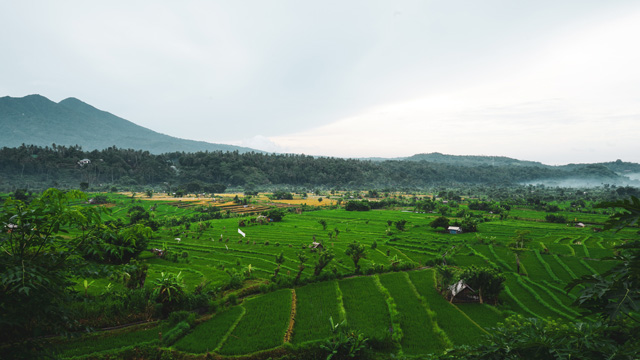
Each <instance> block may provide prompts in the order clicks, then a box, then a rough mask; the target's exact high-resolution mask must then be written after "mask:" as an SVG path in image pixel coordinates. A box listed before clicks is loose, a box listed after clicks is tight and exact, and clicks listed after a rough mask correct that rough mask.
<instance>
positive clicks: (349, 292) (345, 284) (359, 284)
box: [339, 277, 391, 340]
mask: <svg viewBox="0 0 640 360" xmlns="http://www.w3.org/2000/svg"><path fill="white" fill-rule="evenodd" d="M339 285H340V290H341V291H342V301H343V303H344V308H345V310H346V314H347V324H348V326H349V327H351V328H353V329H359V330H361V331H362V332H364V334H365V335H366V336H368V337H370V338H373V339H378V340H382V339H385V338H387V336H390V335H391V332H390V331H389V329H390V326H391V319H390V317H389V311H388V309H387V304H386V302H385V301H384V298H383V296H382V294H381V293H380V291H378V289H377V288H376V286H375V284H374V283H373V279H372V278H371V277H355V278H348V279H344V280H342V281H340V282H339Z"/></svg>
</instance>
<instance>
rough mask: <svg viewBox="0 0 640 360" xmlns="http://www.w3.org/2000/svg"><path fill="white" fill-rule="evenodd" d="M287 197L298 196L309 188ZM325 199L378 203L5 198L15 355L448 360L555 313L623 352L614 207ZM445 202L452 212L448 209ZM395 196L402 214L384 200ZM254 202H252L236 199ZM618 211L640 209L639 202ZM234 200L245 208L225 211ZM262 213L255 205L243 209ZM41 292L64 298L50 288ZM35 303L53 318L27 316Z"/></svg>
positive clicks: (624, 267)
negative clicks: (584, 221)
mask: <svg viewBox="0 0 640 360" xmlns="http://www.w3.org/2000/svg"><path fill="white" fill-rule="evenodd" d="M537 190H542V189H538V188H536V187H532V188H530V191H533V193H535V191H537ZM514 191H515V190H514ZM550 191H551V192H552V193H554V192H556V191H557V190H556V189H551V190H550ZM284 193H285V194H291V195H292V197H294V199H295V200H294V201H299V200H298V198H299V195H298V193H297V192H290V191H284ZM320 193H321V194H322V196H323V197H324V198H325V200H323V203H325V202H329V201H330V199H331V198H332V197H333V196H340V197H343V198H350V197H354V198H357V197H358V196H367V197H368V198H369V203H370V204H372V205H371V210H370V211H366V212H358V211H347V210H346V209H344V208H341V207H339V206H337V205H336V204H334V205H331V206H327V207H325V208H322V209H320V208H311V207H307V206H306V205H299V207H298V209H301V210H297V209H294V208H290V209H288V208H287V207H285V206H281V205H278V206H275V205H267V204H268V203H269V202H271V201H275V200H271V199H268V196H266V195H264V194H260V193H255V194H253V195H251V198H250V199H252V200H251V201H253V202H251V201H248V199H249V198H248V197H242V195H241V194H233V195H231V196H227V197H226V198H225V199H223V200H220V201H218V200H216V201H214V200H213V199H207V200H205V201H202V200H198V201H199V202H198V203H197V204H195V202H194V203H190V202H188V201H173V200H165V199H163V198H162V197H161V196H160V195H156V194H154V195H153V196H152V197H148V196H140V198H137V197H133V196H132V195H129V194H127V195H123V194H99V195H97V196H100V197H101V198H100V201H99V203H98V204H94V203H87V202H86V200H85V199H86V198H85V197H83V196H82V194H80V193H77V192H68V193H64V192H60V191H56V190H51V191H49V192H47V193H45V194H43V195H39V194H30V193H28V192H26V191H25V192H20V191H18V192H16V193H15V194H12V197H11V198H7V199H6V200H4V202H3V204H2V211H3V212H2V214H1V215H2V217H1V220H2V226H3V229H5V230H4V231H3V232H2V233H0V240H2V244H1V246H2V249H3V252H2V253H0V260H1V261H2V262H0V265H1V266H3V268H2V270H3V271H2V272H1V273H0V279H1V280H2V286H3V290H5V292H4V293H2V294H1V295H0V306H2V309H4V310H5V311H4V313H3V318H2V321H3V322H2V324H3V326H5V327H6V328H8V329H12V330H13V332H2V334H3V335H2V343H3V346H4V349H5V350H6V351H5V352H6V353H7V354H10V355H11V356H12V357H15V358H19V357H29V356H31V357H34V356H35V354H34V353H33V352H34V351H35V352H37V353H39V352H41V350H38V346H37V345H38V344H44V349H51V351H54V349H55V351H57V354H59V356H60V357H62V358H67V357H72V356H83V355H87V354H92V355H91V356H92V357H98V358H100V357H103V358H107V357H112V358H116V357H118V356H121V357H135V356H137V357H153V356H156V355H157V356H156V357H159V355H158V354H159V353H158V352H164V353H168V352H169V351H173V352H175V356H181V355H179V354H178V353H188V354H199V355H197V356H200V357H204V356H205V354H206V353H210V354H215V356H218V355H225V356H226V355H233V356H236V355H249V356H259V357H264V358H268V357H269V356H271V357H273V358H277V357H280V356H284V355H290V356H299V357H305V356H307V357H310V358H313V357H317V358H326V357H328V356H330V355H331V354H334V355H333V356H334V357H339V356H343V355H346V356H348V354H349V351H348V349H349V348H350V346H354V347H355V348H354V351H355V349H356V348H357V351H356V352H357V353H358V354H359V356H361V357H363V358H366V357H367V356H378V357H382V358H384V356H387V355H388V354H391V353H393V354H394V356H405V355H406V356H414V355H415V356H423V355H426V354H428V353H436V354H442V353H443V352H444V354H443V355H442V356H445V357H446V356H448V353H446V351H451V354H457V355H459V354H460V353H459V352H457V351H458V350H456V349H455V348H456V347H457V346H475V345H476V344H484V345H482V346H486V344H488V343H490V341H494V342H495V343H499V341H498V340H496V339H495V337H493V338H492V340H487V339H485V337H486V336H493V335H495V334H500V336H506V337H509V336H511V335H509V334H511V333H510V331H513V329H511V328H510V326H511V325H510V324H512V322H513V319H509V320H505V319H507V318H508V317H509V316H511V315H514V314H519V315H521V316H525V317H529V318H534V319H535V320H524V319H522V320H521V321H522V322H523V324H525V328H526V329H527V331H530V334H529V335H527V336H530V339H531V341H533V340H532V339H533V338H534V335H535V334H538V335H539V331H550V330H549V329H551V328H548V327H546V325H541V324H543V323H546V322H547V321H549V320H548V319H549V318H552V319H554V320H555V321H557V322H558V324H559V325H558V326H557V328H558V329H563V330H562V331H565V332H564V334H574V330H573V329H574V327H573V326H574V324H575V323H576V322H580V321H584V322H586V325H584V326H587V327H588V328H589V329H593V331H594V332H595V333H598V334H601V335H598V336H600V337H595V338H593V339H600V340H602V341H604V342H605V343H606V342H607V340H606V339H607V336H608V335H606V334H607V333H608V332H610V331H611V328H608V327H607V328H603V327H602V326H609V324H611V325H612V326H616V327H617V328H618V329H621V330H620V331H621V334H622V335H621V339H622V343H624V344H627V345H624V346H625V349H624V351H626V350H627V349H626V346H628V341H630V340H629V339H631V338H632V334H633V332H632V331H630V330H629V329H633V327H632V324H633V322H634V321H635V320H636V319H637V314H638V312H637V309H636V304H637V291H636V290H634V289H636V288H635V287H633V286H635V283H634V282H633V281H631V283H630V282H629V281H630V280H629V279H634V278H633V274H634V273H633V271H634V270H633V269H635V268H634V267H633V266H635V265H634V264H635V262H634V261H636V259H637V255H636V254H635V252H634V251H635V250H634V249H636V244H635V242H634V241H633V239H636V238H637V231H638V230H637V227H636V226H637V225H635V224H632V222H633V219H634V218H633V216H626V215H624V214H625V213H624V212H622V214H623V215H614V218H617V219H618V221H626V222H627V226H626V227H623V228H621V229H620V230H619V231H618V232H608V231H601V228H604V227H614V226H615V224H614V223H612V222H610V221H608V219H609V217H610V213H611V211H609V209H608V208H596V207H593V203H586V202H585V204H584V205H581V209H582V210H580V211H570V210H571V209H572V206H573V205H571V203H572V202H573V201H575V200H572V201H567V202H554V203H552V204H551V203H550V202H546V203H545V204H544V205H541V203H542V201H540V202H537V203H536V202H535V201H529V200H528V199H526V198H518V197H515V198H514V199H511V200H508V199H507V200H502V201H500V202H498V201H491V202H489V201H485V200H482V199H474V200H473V206H471V202H470V201H468V200H466V199H463V198H462V197H460V196H458V195H457V194H456V193H455V192H453V191H452V192H451V193H449V192H444V193H443V192H442V191H438V192H437V193H432V194H425V193H395V194H394V193H390V194H389V195H387V194H386V192H384V191H377V192H376V193H374V192H373V191H371V190H369V191H367V192H360V193H358V192H345V191H334V192H332V193H331V194H330V195H329V193H328V192H321V191H320ZM515 193H516V194H517V191H516V192H515ZM529 193H530V192H528V193H526V194H527V195H528V194H529ZM14 195H17V196H18V197H21V198H23V199H25V200H24V201H19V200H15V199H13V196H14ZM267 195H268V194H267ZM374 195H375V196H374ZM436 196H446V198H448V199H455V200H450V201H448V202H447V204H444V203H443V200H441V199H439V200H433V199H432V198H434V197H436ZM575 196H582V195H575ZM236 198H237V199H236ZM384 199H393V203H392V202H386V203H385V204H387V205H384V206H382V205H380V202H382V201H383V200H384ZM245 202H246V206H247V207H246V208H245V207H244V206H245V205H236V204H237V203H239V204H244V203H245ZM485 202H486V203H490V205H486V204H485ZM391 203H392V205H390V206H388V204H391ZM229 204H234V205H229ZM345 204H346V203H345ZM373 204H375V205H373ZM615 204H617V205H616V206H615V207H617V208H619V209H626V208H629V210H628V211H627V212H628V213H631V214H633V211H634V209H635V207H634V206H635V203H633V202H626V203H625V202H616V203H615ZM107 205H108V206H107ZM551 205H553V206H557V207H558V208H559V213H562V211H565V212H571V213H572V216H573V218H580V217H581V216H583V214H587V213H585V212H583V211H588V212H589V213H588V215H589V217H590V219H592V221H593V222H592V223H589V224H588V225H587V227H585V228H582V227H575V226H568V225H567V224H556V223H550V222H545V221H543V220H544V214H545V211H546V209H547V208H549V206H551ZM225 206H235V208H231V209H233V211H231V210H229V211H228V212H227V211H221V208H222V209H224V208H225ZM318 206H319V205H318ZM379 206H380V207H379ZM445 206H446V207H445ZM540 206H542V209H539V207H540ZM625 206H626V208H625ZM472 207H473V208H474V209H472ZM507 207H508V208H509V210H506V208H507ZM252 208H258V209H259V211H253V212H249V211H248V210H245V209H252ZM416 208H419V209H428V208H432V209H433V210H429V211H435V212H433V213H432V212H423V211H417V212H416V211H414V210H415V209H416ZM488 209H494V210H497V211H501V213H493V214H492V213H489V211H493V210H488ZM500 209H504V210H500ZM25 210H26V211H25ZM506 211H508V212H509V215H508V217H506V218H505V216H504V213H503V212H506ZM443 212H445V213H447V216H446V218H447V219H448V220H449V221H450V222H451V224H452V225H453V226H459V225H460V222H461V221H463V220H464V219H465V218H469V217H473V218H474V219H479V221H478V223H477V232H475V233H469V232H467V231H463V232H462V233H459V234H450V233H448V232H444V231H442V230H443V229H442V226H437V227H432V226H430V224H432V223H433V222H434V220H436V219H438V218H440V217H442V213H443ZM262 214H266V215H267V216H272V217H273V219H275V218H276V215H280V216H279V219H278V220H280V221H265V218H266V217H267V216H264V215H262ZM514 214H517V215H514ZM516 216H517V218H516ZM32 224H38V225H37V226H31V225H32ZM616 224H617V223H616ZM238 229H241V231H242V233H243V234H240V232H238ZM39 244H43V245H42V248H40V245H39ZM612 256H613V258H612ZM23 264H24V265H23ZM443 264H446V266H443ZM425 266H426V267H427V268H424V267H425ZM46 269H51V270H50V271H48V270H46ZM436 269H438V272H436ZM43 275H46V276H43ZM458 280H464V281H465V283H466V284H467V285H469V286H470V287H471V297H470V298H468V299H466V300H464V301H473V299H474V298H476V299H477V300H480V299H482V302H484V303H485V304H480V303H467V302H457V300H456V301H454V300H453V299H452V298H451V297H450V296H449V295H448V291H450V288H449V287H450V286H451V285H452V284H454V283H457V281H458ZM42 284H47V285H48V286H51V285H55V286H52V287H51V291H49V290H47V291H44V290H43V289H44V287H43V285H42ZM628 284H632V285H633V286H629V285H628ZM503 285H504V287H503ZM568 285H570V290H571V291H570V292H569V293H568V294H567V292H566V289H565V288H566V287H567V286H568ZM594 285H597V286H598V288H599V289H602V291H594V290H593V289H594V288H593V286H594ZM292 289H294V290H295V291H293V290H292ZM294 294H295V296H293V295H294ZM620 294H622V295H623V296H622V298H620V297H619V295H620ZM51 295H53V296H51ZM625 295H626V296H625ZM469 299H471V300H469ZM449 300H451V301H452V302H450V301H449ZM292 305H295V311H294V310H293V309H294V308H292ZM33 306H41V307H42V308H41V309H39V308H36V309H34V310H33V311H30V312H28V311H27V309H31V307H33ZM585 310H588V311H585ZM583 314H585V315H587V317H582V315H583ZM603 314H605V315H603ZM196 318H197V320H195V319H196ZM25 319H27V320H28V321H26V322H25V321H23V320H25ZM332 320H333V325H332ZM149 321H150V322H149ZM505 321H507V322H506V323H505ZM136 322H145V323H143V324H142V325H138V326H139V327H131V328H125V329H121V330H113V331H105V332H96V333H95V334H91V335H88V336H83V337H80V338H74V339H71V340H66V339H64V338H46V340H44V341H45V342H44V343H42V340H40V339H37V336H38V335H40V334H46V335H64V334H65V333H66V332H77V331H81V330H82V329H85V328H86V327H94V328H96V329H99V328H103V327H111V326H118V325H127V324H130V323H136ZM146 322H149V323H146ZM601 324H604V325H601ZM599 326H601V327H599ZM495 327H500V330H493V329H492V328H495ZM552 328H554V327H553V326H552ZM616 331H617V330H616ZM160 333H161V336H160ZM603 334H604V335H603ZM594 336H595V335H594ZM609 338H610V337H609ZM36 340H37V341H36ZM129 340H130V341H129ZM133 341H135V342H136V343H139V344H141V345H140V347H138V348H135V346H132V342H133ZM622 343H621V344H622ZM510 346H511V345H510ZM620 346H623V345H620ZM154 351H155V353H154ZM598 351H600V350H598ZM136 352H137V353H136ZM256 352H260V354H259V355H258V354H256ZM14 354H15V355H14ZM25 354H26V355H25ZM123 354H126V355H123ZM132 354H133V355H132ZM135 354H137V355H135ZM152 354H155V355H152ZM312 354H313V355H312ZM167 356H168V355H167ZM193 356H196V355H193Z"/></svg>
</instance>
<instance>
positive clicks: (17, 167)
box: [0, 145, 626, 189]
mask: <svg viewBox="0 0 640 360" xmlns="http://www.w3.org/2000/svg"><path fill="white" fill-rule="evenodd" d="M84 159H86V160H88V161H85V163H84V164H83V163H82V162H80V160H84ZM0 172H1V174H2V178H1V181H2V187H4V188H5V189H7V188H8V189H11V188H16V187H28V188H32V189H38V188H47V187H51V186H68V187H77V186H78V184H79V183H86V184H88V185H89V186H91V187H92V188H97V187H98V186H99V185H101V184H102V185H106V184H118V185H124V186H136V185H138V186H149V185H162V186H172V185H179V184H186V183H191V182H199V183H202V184H223V185H225V186H231V187H243V188H245V189H251V188H264V187H270V186H279V185H291V186H305V187H324V188H336V187H339V188H361V187H377V188H384V187H412V188H421V187H427V186H433V185H435V184H438V185H447V184H460V183H462V184H501V185H510V184H516V183H524V182H531V181H535V180H542V179H546V180H548V179H590V180H595V181H599V182H602V183H604V184H616V183H617V184H623V183H624V182H625V181H626V178H624V177H621V176H619V175H618V174H617V173H615V172H613V171H612V170H610V169H609V168H608V167H607V166H605V165H602V164H586V165H576V166H572V167H570V168H564V167H552V166H523V165H518V166H509V165H500V166H498V165H496V166H492V165H487V164H480V165H476V166H469V165H464V166H463V165H451V164H447V163H434V162H427V161H398V160H394V161H392V160H387V161H362V160H354V159H341V158H326V157H312V156H307V155H293V154H263V153H254V152H250V153H244V154H240V153H238V152H221V151H216V152H197V153H184V152H174V153H166V154H162V155H154V154H151V153H150V152H148V151H140V150H131V149H128V150H125V149H118V148H115V147H110V148H107V149H105V150H102V151H97V150H94V151H83V150H82V148H81V147H79V146H74V147H65V146H56V145H54V146H53V147H38V146H21V147H18V148H6V147H5V148H2V149H0Z"/></svg>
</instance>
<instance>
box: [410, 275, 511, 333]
mask: <svg viewBox="0 0 640 360" xmlns="http://www.w3.org/2000/svg"><path fill="white" fill-rule="evenodd" d="M408 275H409V279H410V280H411V283H412V284H413V285H414V286H415V288H416V290H417V292H418V293H419V294H420V295H421V296H422V297H423V298H424V299H425V300H426V301H427V302H428V304H429V307H430V308H431V310H432V311H434V312H435V321H436V322H437V324H438V325H439V326H440V328H442V330H443V331H444V332H445V333H446V335H447V337H448V338H449V339H450V340H451V342H452V343H453V344H454V345H460V344H470V343H472V342H473V341H476V340H478V339H480V338H481V337H482V335H483V334H485V332H484V330H483V329H482V328H481V325H479V324H477V323H475V322H474V319H473V318H469V317H467V316H466V314H465V313H463V312H462V311H461V310H460V309H459V308H457V306H455V305H453V304H450V303H449V302H448V301H447V300H446V299H445V298H444V297H442V295H441V294H440V293H439V292H438V291H437V290H436V287H435V273H434V270H432V269H430V270H422V271H410V272H408ZM491 315H494V316H495V318H499V317H500V316H499V315H496V314H495V313H494V312H491ZM492 319H493V317H492Z"/></svg>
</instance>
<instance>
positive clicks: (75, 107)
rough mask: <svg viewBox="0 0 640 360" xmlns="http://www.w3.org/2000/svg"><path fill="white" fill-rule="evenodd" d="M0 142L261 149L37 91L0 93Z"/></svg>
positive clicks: (163, 148) (87, 146)
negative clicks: (173, 131)
mask: <svg viewBox="0 0 640 360" xmlns="http://www.w3.org/2000/svg"><path fill="white" fill-rule="evenodd" d="M0 125H1V127H2V132H0V144H2V146H6V147H17V146H20V145H21V144H28V145H38V146H51V145H52V144H54V143H55V144H56V145H80V146H82V148H83V149H85V150H94V149H96V150H102V149H106V148H108V147H111V146H116V147H118V148H124V149H136V150H147V151H149V152H151V153H154V154H160V153H166V152H174V151H184V152H197V151H218V150H220V151H236V150H237V151H238V152H240V153H245V152H251V151H256V152H262V151H259V150H254V149H250V148H245V147H239V146H233V145H224V144H212V143H208V142H204V141H194V140H185V139H179V138H175V137H173V136H169V135H164V134H160V133H157V132H155V131H153V130H149V129H147V128H144V127H142V126H139V125H136V124H134V123H132V122H130V121H128V120H125V119H122V118H120V117H117V116H115V115H113V114H111V113H108V112H106V111H102V110H99V109H96V108H95V107H93V106H91V105H89V104H86V103H84V102H82V101H80V100H78V99H76V98H68V99H65V100H62V101H60V102H59V103H56V102H53V101H51V100H49V99H47V98H46V97H44V96H41V95H29V96H25V97H22V98H12V97H9V96H6V97H2V98H0Z"/></svg>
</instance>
